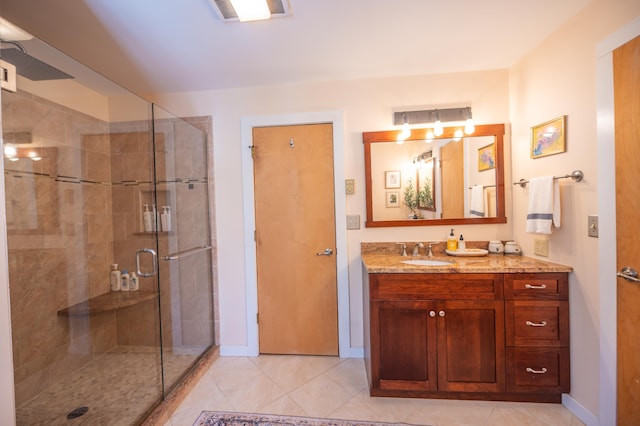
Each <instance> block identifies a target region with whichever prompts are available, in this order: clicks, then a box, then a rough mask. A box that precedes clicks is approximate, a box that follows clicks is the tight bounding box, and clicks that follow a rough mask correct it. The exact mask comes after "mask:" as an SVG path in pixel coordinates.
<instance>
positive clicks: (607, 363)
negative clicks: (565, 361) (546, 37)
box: [596, 18, 640, 425]
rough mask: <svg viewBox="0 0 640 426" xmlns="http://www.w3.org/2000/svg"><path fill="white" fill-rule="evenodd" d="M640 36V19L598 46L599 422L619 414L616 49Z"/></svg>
mask: <svg viewBox="0 0 640 426" xmlns="http://www.w3.org/2000/svg"><path fill="white" fill-rule="evenodd" d="M639 35H640V18H636V19H634V20H633V21H631V22H630V23H628V24H627V25H625V26H624V27H622V28H620V29H619V30H618V31H616V32H615V33H613V34H611V35H610V36H608V37H607V38H605V39H604V40H602V41H601V42H600V43H598V44H597V45H596V88H597V89H596V96H597V99H596V107H597V127H598V130H597V140H598V144H597V145H598V163H597V166H598V188H600V190H599V191H598V215H599V228H600V231H599V240H598V264H599V268H598V269H599V272H598V283H599V296H600V297H599V302H600V303H599V311H600V371H599V383H600V384H599V407H598V408H599V416H598V420H599V424H601V425H608V424H611V425H613V424H616V418H617V409H616V405H617V380H616V374H617V338H616V335H617V288H616V277H615V274H616V261H617V258H616V252H615V250H612V248H615V247H616V208H615V206H616V199H615V190H614V191H609V190H607V191H603V190H602V188H615V184H616V172H615V171H616V167H615V165H616V162H615V128H614V115H613V113H614V104H613V51H614V50H615V49H617V48H618V47H620V46H622V45H623V44H625V43H627V42H628V41H631V40H632V39H634V38H635V37H637V36H639Z"/></svg>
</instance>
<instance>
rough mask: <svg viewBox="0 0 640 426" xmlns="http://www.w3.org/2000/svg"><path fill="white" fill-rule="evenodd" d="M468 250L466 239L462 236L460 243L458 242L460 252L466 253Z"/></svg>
mask: <svg viewBox="0 0 640 426" xmlns="http://www.w3.org/2000/svg"><path fill="white" fill-rule="evenodd" d="M466 248H467V247H466V245H465V242H464V237H463V236H462V234H460V241H458V251H465V250H466Z"/></svg>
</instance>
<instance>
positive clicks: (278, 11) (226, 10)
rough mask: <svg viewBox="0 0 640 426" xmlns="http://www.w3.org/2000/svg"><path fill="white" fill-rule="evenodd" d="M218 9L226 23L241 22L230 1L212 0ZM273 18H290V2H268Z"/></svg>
mask: <svg viewBox="0 0 640 426" xmlns="http://www.w3.org/2000/svg"><path fill="white" fill-rule="evenodd" d="M211 3H212V4H213V6H214V7H215V9H216V13H217V14H218V16H219V17H220V19H222V20H223V21H224V22H239V20H238V15H237V14H236V11H235V10H234V9H233V6H232V5H231V1H230V0H211ZM267 4H268V5H269V10H270V11H271V17H272V18H280V17H283V16H289V15H291V13H290V8H289V1H288V0H267Z"/></svg>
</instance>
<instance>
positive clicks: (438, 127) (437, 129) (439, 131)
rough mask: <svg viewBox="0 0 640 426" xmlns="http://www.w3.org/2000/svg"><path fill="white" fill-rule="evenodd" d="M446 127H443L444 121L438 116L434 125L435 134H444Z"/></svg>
mask: <svg viewBox="0 0 640 426" xmlns="http://www.w3.org/2000/svg"><path fill="white" fill-rule="evenodd" d="M443 133H444V128H443V127H442V121H440V119H439V118H438V119H437V120H436V122H435V124H434V126H433V134H434V135H435V136H442V134H443Z"/></svg>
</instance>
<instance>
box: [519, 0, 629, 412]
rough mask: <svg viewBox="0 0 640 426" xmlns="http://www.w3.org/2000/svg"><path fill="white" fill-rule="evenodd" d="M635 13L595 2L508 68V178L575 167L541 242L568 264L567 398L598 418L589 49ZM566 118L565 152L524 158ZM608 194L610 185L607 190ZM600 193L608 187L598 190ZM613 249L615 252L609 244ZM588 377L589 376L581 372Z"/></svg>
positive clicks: (621, 4) (525, 244)
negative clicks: (534, 132)
mask: <svg viewBox="0 0 640 426" xmlns="http://www.w3.org/2000/svg"><path fill="white" fill-rule="evenodd" d="M639 15H640V2H638V1H637V0H616V1H610V0H607V1H605V0H597V1H593V2H592V3H591V4H590V5H589V6H588V7H587V8H586V9H584V10H583V12H582V13H580V14H578V15H577V16H576V17H575V18H574V19H572V20H571V21H569V22H568V23H567V24H566V25H564V26H563V27H562V28H561V29H559V30H558V31H557V32H556V33H554V34H553V35H551V36H550V37H549V38H548V39H547V40H546V41H545V42H544V43H542V44H541V45H540V46H539V47H538V48H537V49H535V50H533V51H531V52H529V53H527V55H526V56H524V57H523V59H522V60H521V61H520V62H519V63H518V64H516V65H515V66H514V67H513V68H512V69H511V70H510V80H511V87H510V95H511V121H512V126H513V127H512V132H513V137H512V170H513V177H514V179H515V180H518V179H520V178H528V177H532V176H540V175H547V174H554V175H560V174H565V173H570V172H571V171H572V170H574V169H581V170H582V171H583V172H584V174H585V178H584V180H583V181H582V182H580V183H573V182H571V181H570V180H564V181H562V185H561V195H562V217H563V224H562V227H561V228H560V229H558V230H556V231H554V233H553V235H551V236H550V237H549V255H550V258H551V259H553V260H555V261H558V262H560V263H564V264H567V265H571V266H573V267H574V272H573V273H572V274H571V279H570V299H571V370H572V376H571V377H572V386H571V388H572V391H571V396H572V397H573V398H574V399H575V400H576V401H578V402H579V403H580V404H581V405H582V406H583V407H584V408H586V409H587V410H588V411H589V412H591V413H592V414H593V415H596V416H597V415H598V412H599V408H598V404H599V401H598V386H599V383H598V375H597V374H596V373H595V372H596V371H598V368H599V363H600V358H599V347H598V346H599V322H600V320H599V308H598V303H599V297H600V296H599V288H598V286H599V283H598V279H597V277H598V240H597V239H595V238H589V237H588V236H587V216H588V215H590V214H597V213H598V198H597V197H598V170H597V160H598V159H597V152H598V147H597V142H598V141H597V138H596V135H597V132H596V124H597V123H596V113H597V109H596V44H597V43H598V42H599V41H601V40H603V39H604V38H605V37H607V36H608V35H609V34H611V33H612V32H614V31H615V30H616V29H618V28H620V27H621V26H623V25H625V24H626V23H628V22H629V21H631V20H632V19H633V18H635V17H637V16H639ZM561 115H566V116H567V152H566V153H563V154H560V155H554V156H550V157H545V158H538V159H535V160H532V159H531V158H530V152H529V146H530V145H529V141H530V127H531V126H533V125H536V124H538V123H541V122H544V121H547V120H550V119H552V118H555V117H558V116H561ZM609 189H611V188H609ZM602 190H608V189H607V188H602ZM526 209H527V190H526V189H521V188H519V187H516V189H515V190H514V192H513V213H514V218H516V220H515V221H514V222H513V223H514V237H515V238H516V239H517V240H518V241H519V242H520V244H521V245H522V248H523V250H524V252H525V253H527V254H532V253H533V244H534V238H536V237H535V236H534V235H532V234H527V233H525V231H524V225H525V223H524V220H519V219H518V218H523V217H524V216H525V215H526ZM611 249H612V250H615V247H611ZM586 372H590V373H589V374H585V373H586Z"/></svg>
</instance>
